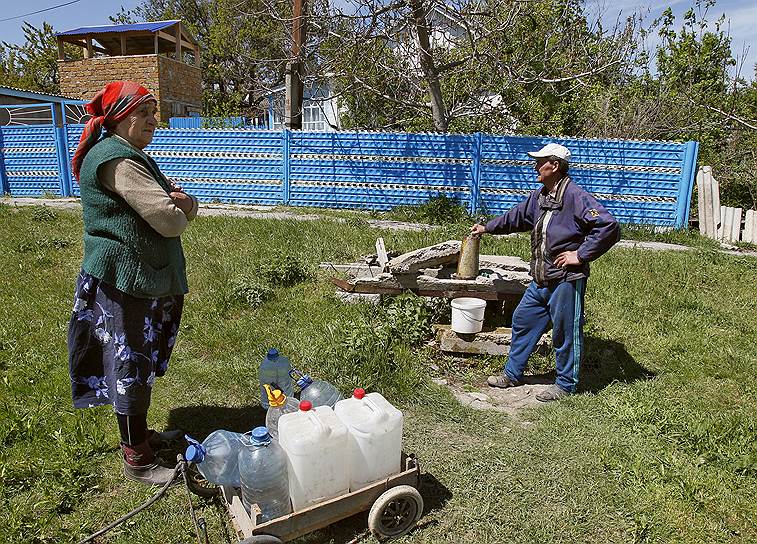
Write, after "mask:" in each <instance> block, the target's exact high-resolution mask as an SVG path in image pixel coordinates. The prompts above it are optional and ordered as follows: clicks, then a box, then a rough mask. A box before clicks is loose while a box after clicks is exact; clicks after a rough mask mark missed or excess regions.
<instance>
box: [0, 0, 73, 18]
mask: <svg viewBox="0 0 757 544" xmlns="http://www.w3.org/2000/svg"><path fill="white" fill-rule="evenodd" d="M78 2H81V0H72V1H71V2H65V3H63V4H58V5H56V6H50V7H49V8H45V9H39V10H37V11H32V12H30V13H24V14H23V15H14V16H13V17H6V18H5V19H0V23H3V22H5V21H12V20H14V19H21V18H22V17H28V16H29V15H36V14H37V13H44V12H45V11H50V10H53V9H58V8H62V7H65V6H70V5H71V4H76V3H78Z"/></svg>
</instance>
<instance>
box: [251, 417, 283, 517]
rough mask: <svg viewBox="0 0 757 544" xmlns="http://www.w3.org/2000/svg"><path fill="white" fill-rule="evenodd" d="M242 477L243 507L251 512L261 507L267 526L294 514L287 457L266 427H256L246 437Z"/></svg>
mask: <svg viewBox="0 0 757 544" xmlns="http://www.w3.org/2000/svg"><path fill="white" fill-rule="evenodd" d="M239 474H240V477H241V482H242V504H243V505H244V507H245V508H246V509H247V512H250V507H251V505H252V504H257V505H258V506H259V507H260V511H261V517H262V521H264V522H265V521H269V520H272V519H276V518H279V517H281V516H286V515H287V514H289V513H291V512H292V504H291V502H290V500H289V477H288V473H287V458H286V454H285V453H284V450H282V449H281V446H279V442H278V440H275V439H274V438H272V437H271V435H270V434H268V429H267V428H266V427H256V428H255V429H253V431H252V434H251V435H245V436H244V438H243V445H242V449H241V450H240V452H239Z"/></svg>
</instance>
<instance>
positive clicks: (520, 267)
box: [478, 255, 530, 273]
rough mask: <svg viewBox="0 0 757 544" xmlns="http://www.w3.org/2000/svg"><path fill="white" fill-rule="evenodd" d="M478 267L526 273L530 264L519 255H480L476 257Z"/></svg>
mask: <svg viewBox="0 0 757 544" xmlns="http://www.w3.org/2000/svg"><path fill="white" fill-rule="evenodd" d="M478 268H479V270H481V269H484V268H491V269H499V270H511V271H513V272H526V273H528V271H529V270H530V265H529V263H528V262H526V261H524V260H523V259H521V258H520V257H513V256H512V255H480V256H479V258H478Z"/></svg>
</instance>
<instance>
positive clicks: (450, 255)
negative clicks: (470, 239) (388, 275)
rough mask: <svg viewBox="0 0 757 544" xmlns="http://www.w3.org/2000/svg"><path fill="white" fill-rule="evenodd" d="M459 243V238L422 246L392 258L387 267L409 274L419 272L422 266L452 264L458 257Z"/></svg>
mask: <svg viewBox="0 0 757 544" xmlns="http://www.w3.org/2000/svg"><path fill="white" fill-rule="evenodd" d="M460 245H461V242H460V240H447V241H446V242H442V243H440V244H435V245H433V246H428V247H422V248H420V249H416V250H415V251H410V252H408V253H403V254H402V255H400V256H398V257H395V258H393V259H392V260H390V261H389V263H388V267H389V270H390V271H391V272H394V273H398V274H410V273H416V272H419V271H420V270H421V269H423V268H431V267H435V266H443V265H450V264H454V263H457V260H458V258H459V257H460Z"/></svg>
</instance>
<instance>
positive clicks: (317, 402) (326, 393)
mask: <svg viewBox="0 0 757 544" xmlns="http://www.w3.org/2000/svg"><path fill="white" fill-rule="evenodd" d="M291 376H292V377H293V378H295V379H297V387H299V388H300V400H301V401H302V400H309V401H310V403H311V404H312V405H313V408H316V407H318V406H330V407H331V408H333V407H334V405H335V404H336V403H337V402H338V401H340V400H342V399H343V398H344V396H343V395H342V394H341V393H340V392H339V390H338V389H337V388H336V387H335V386H334V385H332V384H330V383H329V382H327V381H324V380H314V379H313V378H311V377H310V376H308V375H307V374H303V373H302V372H300V371H299V370H297V369H294V370H292V372H291ZM296 376H299V378H296Z"/></svg>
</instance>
